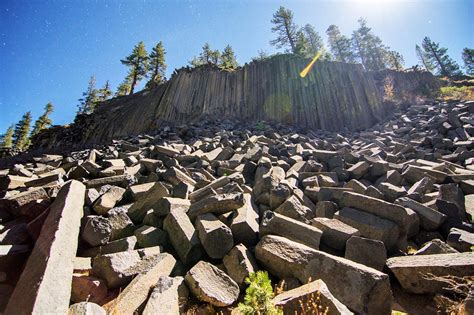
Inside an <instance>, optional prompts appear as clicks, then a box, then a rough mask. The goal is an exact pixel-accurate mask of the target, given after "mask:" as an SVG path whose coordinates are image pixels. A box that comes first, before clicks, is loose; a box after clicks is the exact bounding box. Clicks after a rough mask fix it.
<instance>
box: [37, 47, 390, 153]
mask: <svg viewBox="0 0 474 315" xmlns="http://www.w3.org/2000/svg"><path fill="white" fill-rule="evenodd" d="M307 62H308V61H307V60H304V59H302V58H299V57H296V56H292V55H280V56H275V57H273V58H270V59H268V60H265V61H261V62H252V63H250V64H247V65H245V66H244V67H242V68H240V69H238V70H236V71H233V72H228V71H222V70H219V69H217V68H215V67H209V66H204V67H200V68H197V69H192V70H191V69H189V68H182V69H180V70H178V71H177V72H175V73H174V74H173V76H172V77H171V79H170V80H169V81H168V82H166V83H164V84H162V85H161V86H159V87H157V88H156V89H153V90H151V91H150V90H145V91H142V92H139V93H136V94H134V95H131V96H126V97H119V98H115V99H112V100H110V101H107V102H105V103H102V104H100V106H99V107H98V109H97V111H96V112H95V113H94V114H92V115H89V116H87V117H80V119H77V120H76V123H75V124H73V125H72V126H70V127H69V128H64V129H62V130H58V129H56V130H53V132H50V134H49V135H48V136H44V137H42V141H40V143H39V144H38V145H39V146H40V147H41V146H42V147H52V146H61V145H70V144H71V143H72V144H80V145H84V144H93V143H103V142H105V141H109V140H111V139H113V138H116V137H122V136H127V135H133V134H139V133H141V132H150V131H152V130H154V129H156V128H157V127H159V126H160V125H161V124H163V123H173V124H182V123H188V122H192V121H195V120H197V119H199V118H200V117H202V116H203V115H205V116H215V117H219V118H223V117H226V118H239V119H246V120H268V121H276V122H284V123H290V124H295V125H298V126H301V127H308V128H314V129H323V130H331V131H337V130H344V129H348V130H360V129H364V128H367V127H370V126H372V125H373V124H374V123H375V122H377V121H378V120H380V119H381V118H382V117H383V116H384V114H385V111H384V108H383V106H382V99H381V96H380V93H379V92H378V89H377V87H376V84H375V82H374V80H373V79H372V75H369V74H367V72H365V71H364V69H363V68H362V66H361V65H359V64H345V63H339V62H325V61H318V62H317V63H316V64H315V65H314V67H313V69H312V70H311V71H310V73H309V74H308V75H307V76H306V77H305V78H301V77H300V76H299V72H300V71H301V70H302V69H303V68H304V67H305V66H306V64H307ZM58 131H59V132H58Z"/></svg>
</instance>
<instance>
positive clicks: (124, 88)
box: [115, 75, 132, 96]
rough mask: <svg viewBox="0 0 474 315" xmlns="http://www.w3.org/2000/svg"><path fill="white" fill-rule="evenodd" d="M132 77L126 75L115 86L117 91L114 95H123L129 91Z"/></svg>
mask: <svg viewBox="0 0 474 315" xmlns="http://www.w3.org/2000/svg"><path fill="white" fill-rule="evenodd" d="M131 85H132V78H131V77H130V76H129V75H128V76H126V77H125V79H124V80H123V82H122V83H120V85H119V86H118V87H117V92H115V96H124V95H127V94H129V93H130V90H131V89H132V86H131Z"/></svg>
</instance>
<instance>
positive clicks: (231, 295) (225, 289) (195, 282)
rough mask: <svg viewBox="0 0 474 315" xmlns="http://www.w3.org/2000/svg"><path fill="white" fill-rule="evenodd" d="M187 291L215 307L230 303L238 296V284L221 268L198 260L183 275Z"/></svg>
mask: <svg viewBox="0 0 474 315" xmlns="http://www.w3.org/2000/svg"><path fill="white" fill-rule="evenodd" d="M185 280H186V284H187V285H188V288H189V291H191V293H192V294H193V295H194V296H195V297H196V298H197V299H199V300H200V301H203V302H207V303H209V304H212V305H214V306H217V307H224V306H229V305H232V304H233V303H234V302H235V301H236V300H237V298H238V297H239V286H238V285H237V283H235V281H234V280H232V279H231V278H230V277H229V276H228V275H226V274H225V272H223V271H222V270H220V269H218V268H217V267H215V266H213V265H211V264H210V263H208V262H205V261H200V262H198V263H197V264H196V265H195V266H194V267H193V268H191V270H189V271H188V273H187V274H186V277H185Z"/></svg>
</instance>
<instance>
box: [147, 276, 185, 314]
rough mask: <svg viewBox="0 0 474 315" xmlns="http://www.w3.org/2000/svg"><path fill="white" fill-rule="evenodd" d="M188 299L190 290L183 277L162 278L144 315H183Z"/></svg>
mask: <svg viewBox="0 0 474 315" xmlns="http://www.w3.org/2000/svg"><path fill="white" fill-rule="evenodd" d="M187 299H188V288H187V287H186V284H185V283H184V278H183V277H174V278H172V277H167V276H161V277H159V278H158V282H157V283H156V286H155V288H154V289H153V291H152V292H151V295H150V298H149V299H148V301H147V303H146V306H145V309H144V310H143V315H155V314H181V313H182V312H184V307H185V305H186V302H187Z"/></svg>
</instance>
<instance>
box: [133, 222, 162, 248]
mask: <svg viewBox="0 0 474 315" xmlns="http://www.w3.org/2000/svg"><path fill="white" fill-rule="evenodd" d="M134 234H135V237H136V238H137V241H138V245H139V246H140V247H142V248H144V247H153V246H165V247H166V246H168V244H169V238H168V233H166V232H165V231H163V230H161V229H159V228H156V227H152V226H147V225H143V226H142V227H140V228H138V229H136V230H135V232H134Z"/></svg>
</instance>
